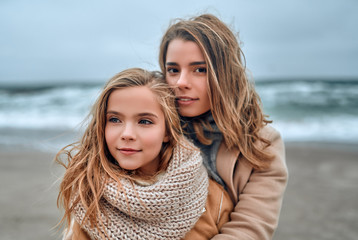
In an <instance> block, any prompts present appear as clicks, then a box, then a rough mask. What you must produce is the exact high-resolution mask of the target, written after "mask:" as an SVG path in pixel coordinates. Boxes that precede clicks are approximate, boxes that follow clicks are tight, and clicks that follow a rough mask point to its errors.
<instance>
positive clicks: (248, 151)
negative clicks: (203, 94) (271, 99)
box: [195, 15, 272, 169]
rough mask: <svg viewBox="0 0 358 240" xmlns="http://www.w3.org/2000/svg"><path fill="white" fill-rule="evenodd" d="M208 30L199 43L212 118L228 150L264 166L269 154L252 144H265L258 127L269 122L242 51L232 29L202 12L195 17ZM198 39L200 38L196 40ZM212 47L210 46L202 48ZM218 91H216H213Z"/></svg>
mask: <svg viewBox="0 0 358 240" xmlns="http://www.w3.org/2000/svg"><path fill="white" fill-rule="evenodd" d="M195 20H196V21H198V22H199V26H202V28H204V29H205V28H206V29H209V30H204V29H201V31H204V32H208V35H207V37H206V38H204V39H203V40H204V42H205V41H208V44H204V45H202V46H201V48H202V49H204V51H203V52H204V54H205V55H206V59H208V68H209V69H210V71H211V73H210V74H209V75H208V76H209V78H212V79H209V81H208V82H209V93H211V94H209V96H210V101H211V106H212V113H213V117H214V120H215V122H216V124H217V126H218V127H219V129H220V130H221V132H222V133H223V136H224V139H225V143H226V145H227V147H228V148H229V149H231V148H233V147H238V148H239V150H240V151H241V153H242V155H243V156H244V157H245V158H246V159H247V160H248V161H249V162H250V163H251V165H253V167H254V168H258V169H261V168H266V167H268V165H269V163H270V162H271V160H272V157H271V156H270V155H268V154H267V153H265V151H263V148H262V146H257V145H256V144H254V143H255V142H256V141H257V140H259V141H261V142H263V143H264V144H266V146H268V145H269V144H270V142H269V141H268V140H266V139H263V138H262V137H260V136H259V130H260V129H262V128H263V127H264V125H266V124H267V123H269V122H270V121H268V120H266V119H265V116H264V114H263V111H262V107H261V100H260V98H259V96H258V94H257V93H256V91H255V88H254V86H253V84H252V83H251V82H250V81H249V80H248V77H247V74H246V66H245V65H244V64H243V62H245V61H244V59H245V58H244V54H243V52H242V51H241V48H240V46H239V43H238V41H237V38H236V36H235V35H234V34H233V32H232V31H231V30H230V29H229V28H228V27H227V26H226V25H225V24H224V23H223V22H222V21H220V20H219V19H218V18H216V17H214V16H212V15H203V16H199V17H198V18H196V19H195ZM199 42H200V41H199ZM206 46H211V49H209V48H205V47H206ZM216 91H217V92H216Z"/></svg>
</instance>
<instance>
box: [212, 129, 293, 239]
mask: <svg viewBox="0 0 358 240" xmlns="http://www.w3.org/2000/svg"><path fill="white" fill-rule="evenodd" d="M261 135H262V136H263V137H264V138H266V139H269V140H270V141H271V146H270V147H268V148H267V151H269V152H270V153H271V154H273V155H274V156H275V157H274V160H273V162H272V163H271V166H270V167H269V168H268V169H266V170H263V171H259V170H255V169H253V168H252V167H251V166H250V165H249V164H248V163H247V161H246V160H245V159H244V158H243V157H242V155H240V152H239V151H238V150H232V151H228V150H227V148H226V147H225V145H224V144H222V145H221V146H220V149H219V152H218V156H217V162H216V167H217V170H218V173H219V175H220V176H221V177H222V179H223V180H224V181H225V183H226V184H227V187H228V192H229V195H230V197H231V199H232V200H233V202H234V205H235V208H234V211H233V212H232V213H231V215H230V218H231V221H229V222H227V223H226V224H224V225H223V226H222V228H221V230H220V232H221V234H218V235H216V236H215V237H214V238H212V239H214V240H223V239H227V240H229V239H232V240H233V239H235V240H237V239H245V240H247V239H255V240H266V239H272V237H273V234H274V231H275V229H276V228H277V223H278V219H279V214H280V210H281V205H282V199H283V194H284V191H285V188H286V184H287V180H288V172H287V166H286V162H285V149H284V144H283V141H282V139H281V136H280V134H279V133H278V132H277V131H276V130H275V129H274V128H272V127H269V126H266V127H265V128H264V129H263V130H262V131H261Z"/></svg>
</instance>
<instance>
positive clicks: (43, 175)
mask: <svg viewBox="0 0 358 240" xmlns="http://www.w3.org/2000/svg"><path fill="white" fill-rule="evenodd" d="M286 154H287V165H288V168H289V176H290V179H289V184H288V186H287V191H286V193H285V198H284V203H283V208H282V212H281V218H280V222H279V227H278V229H277V231H276V234H275V237H274V239H275V240H284V239H285V240H287V239H290V240H299V239H315V240H319V239H322V240H323V239H325V240H327V239H332V240H333V239H334V240H336V239H347V240H348V239H352V240H353V239H357V235H358V229H357V222H358V187H357V183H358V174H357V172H358V148H357V145H355V146H354V145H344V144H334V143H325V144H322V143H286ZM53 157H54V153H48V152H41V151H38V150H34V149H31V148H26V149H23V148H20V147H16V146H1V148H0V171H1V172H0V186H1V195H0V210H1V214H0V232H1V239H3V240H10V239H11V240H15V239H16V240H17V239H28V240H32V239H34V240H35V239H36V240H45V239H46V240H47V239H60V236H59V234H58V233H56V230H53V227H54V226H55V225H56V223H57V222H58V220H59V219H60V216H61V213H60V211H59V210H58V209H57V207H56V197H57V191H58V182H56V180H57V179H58V178H59V177H61V175H62V173H63V170H62V169H61V168H60V167H59V166H58V165H56V164H54V163H53Z"/></svg>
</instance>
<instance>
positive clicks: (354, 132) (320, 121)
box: [0, 79, 358, 151]
mask: <svg viewBox="0 0 358 240" xmlns="http://www.w3.org/2000/svg"><path fill="white" fill-rule="evenodd" d="M103 85H104V81H103V82H96V83H93V82H90V83H83V82H77V83H76V82H72V83H65V84H53V85H49V84H48V85H34V86H26V87H23V86H20V85H19V84H17V85H13V86H12V85H11V84H10V85H9V84H8V85H6V86H2V87H1V86H0V146H2V149H6V148H7V147H11V146H19V147H24V148H26V147H31V148H34V147H35V148H38V149H41V150H49V151H58V150H59V149H60V148H61V147H63V146H65V145H67V144H70V143H72V142H74V141H77V140H78V139H79V138H80V137H81V134H82V132H83V129H84V128H85V126H86V123H87V122H86V117H87V115H88V113H89V111H90V109H91V106H92V105H93V103H94V102H95V100H96V98H97V97H98V95H99V93H100V91H101V89H102V87H103ZM255 86H256V90H257V92H258V93H259V95H260V97H261V101H262V104H263V109H264V112H265V114H266V115H268V118H269V119H270V120H272V121H273V123H272V125H273V126H274V127H275V128H276V129H277V130H278V131H279V132H280V133H281V135H282V137H283V139H284V141H285V142H334V143H343V144H347V143H348V144H357V143H358V79H328V80H327V79H278V80H277V79H271V80H270V79H264V80H257V81H256V82H255Z"/></svg>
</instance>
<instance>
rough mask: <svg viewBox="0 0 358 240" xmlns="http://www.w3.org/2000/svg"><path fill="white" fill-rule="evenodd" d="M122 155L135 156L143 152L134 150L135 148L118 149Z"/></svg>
mask: <svg viewBox="0 0 358 240" xmlns="http://www.w3.org/2000/svg"><path fill="white" fill-rule="evenodd" d="M118 150H119V152H120V153H122V154H124V155H132V154H135V153H138V152H140V151H141V150H136V149H133V148H120V149H118Z"/></svg>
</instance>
